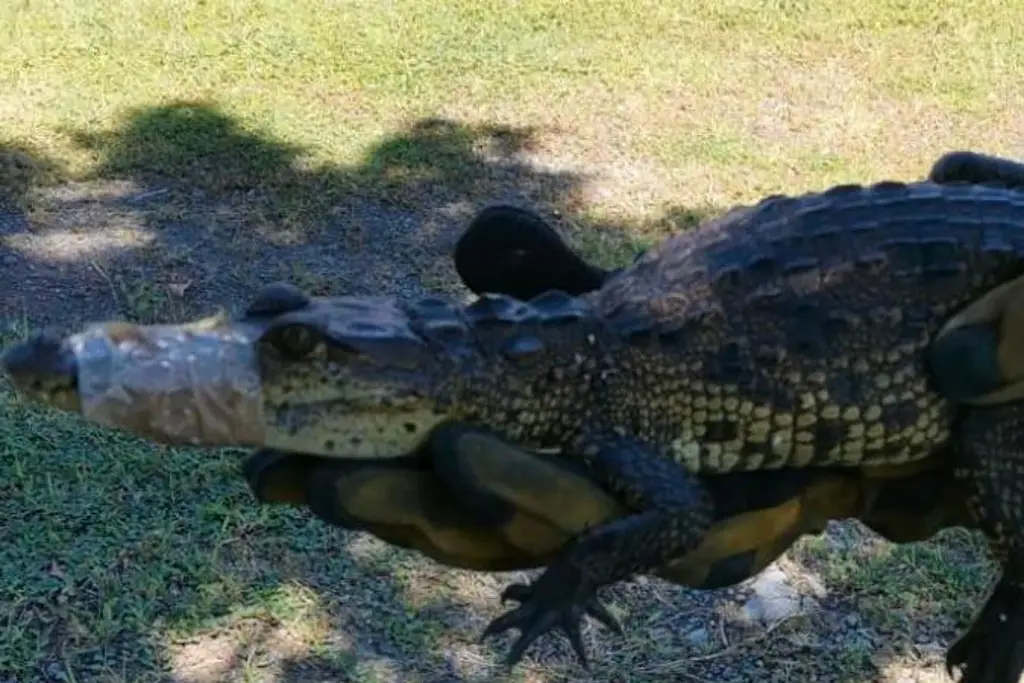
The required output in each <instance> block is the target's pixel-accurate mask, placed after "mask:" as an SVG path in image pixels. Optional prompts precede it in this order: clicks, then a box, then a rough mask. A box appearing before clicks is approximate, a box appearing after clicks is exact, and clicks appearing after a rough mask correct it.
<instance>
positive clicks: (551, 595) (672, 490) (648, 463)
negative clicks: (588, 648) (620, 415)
mask: <svg viewBox="0 0 1024 683" xmlns="http://www.w3.org/2000/svg"><path fill="white" fill-rule="evenodd" d="M573 450H574V451H575V452H577V453H582V454H583V457H584V459H585V460H586V462H587V464H588V465H589V466H590V467H591V468H592V470H593V472H594V473H595V475H596V476H597V478H598V480H599V481H601V482H602V483H603V484H604V485H605V486H606V487H607V490H608V491H609V492H611V493H612V495H613V496H615V497H616V498H617V499H618V500H619V501H620V502H622V503H623V504H624V505H625V506H626V507H628V508H630V509H632V510H635V511H636V513H635V514H632V515H629V516H626V517H621V518H619V519H617V520H616V521H614V522H611V523H608V524H602V525H600V526H596V527H593V528H591V529H589V530H587V531H586V532H584V533H582V534H581V535H580V536H579V537H577V538H576V539H574V540H573V542H572V543H570V544H568V545H567V546H566V547H565V548H564V549H563V551H562V552H561V553H560V554H559V556H558V557H557V558H556V560H555V561H554V562H553V563H552V564H551V565H550V566H549V567H548V568H547V569H546V570H545V571H544V573H543V574H542V575H541V576H540V577H539V578H538V579H537V580H536V581H534V582H533V583H532V584H530V585H525V584H514V585H512V586H509V587H508V588H507V589H506V590H505V591H504V593H502V601H503V602H504V601H505V600H507V599H512V600H516V601H518V602H520V603H521V604H520V605H519V606H518V607H516V608H515V609H513V610H510V611H509V612H506V613H505V614H503V615H502V616H500V617H498V618H497V619H495V620H494V621H492V622H491V623H490V624H489V625H488V627H487V629H486V630H485V631H484V634H483V638H487V637H488V636H490V635H493V634H497V633H501V632H504V631H507V630H508V629H511V628H517V629H519V631H520V636H519V638H518V639H517V640H516V641H515V643H514V644H513V645H512V648H511V650H510V651H509V654H508V657H507V659H506V665H507V666H508V667H510V668H511V667H513V666H515V664H516V663H518V662H519V660H520V659H521V658H522V656H523V653H524V652H525V651H526V649H527V648H528V647H529V646H530V644H531V643H533V641H535V640H536V639H537V638H538V637H539V636H541V635H542V634H544V633H546V632H547V631H549V630H551V629H552V628H554V627H556V626H557V627H560V628H561V629H562V631H563V632H564V633H565V634H566V635H567V636H568V638H569V641H570V643H571V644H572V646H573V649H574V650H575V651H576V654H577V656H578V657H579V658H580V661H581V662H582V663H583V665H584V666H586V665H587V657H586V653H585V652H584V649H583V644H582V640H581V638H580V622H581V620H582V618H583V615H584V614H586V613H589V614H591V615H592V616H594V617H595V618H597V619H598V620H599V621H601V622H602V623H604V624H605V625H606V626H608V627H610V628H612V629H613V630H616V631H618V632H621V628H620V627H619V626H618V624H617V623H616V622H615V621H614V619H613V618H612V617H611V615H610V614H609V613H608V612H607V610H606V609H605V608H604V607H603V606H602V604H601V603H600V601H599V599H598V596H597V591H598V589H600V588H601V587H603V586H606V585H609V584H613V583H616V582H618V581H623V580H626V579H629V578H631V577H632V576H634V575H636V574H641V573H649V572H651V571H652V570H654V569H655V568H657V567H661V566H663V565H664V564H665V563H666V562H667V561H669V560H670V559H672V558H675V557H680V556H682V555H684V554H686V553H688V552H690V551H692V550H693V549H694V548H696V547H697V546H698V545H699V544H700V542H701V540H702V539H703V538H704V536H705V534H706V533H707V532H708V530H709V529H710V527H711V525H712V522H713V519H714V509H713V508H714V506H713V503H712V498H711V496H710V494H709V492H708V491H707V490H706V488H705V486H704V484H703V483H702V482H701V481H700V479H699V478H697V477H696V476H694V475H692V474H690V473H689V472H687V471H686V470H685V469H684V468H683V467H682V466H680V465H679V464H678V463H676V462H674V461H673V460H670V459H668V458H665V457H664V456H660V455H657V454H655V453H653V452H651V451H650V450H648V449H647V448H646V447H644V446H643V445H642V444H640V443H638V442H636V441H633V440H630V439H627V438H622V437H610V438H607V439H603V440H599V441H593V440H591V441H589V442H588V443H582V444H577V445H576V448H574V449H573Z"/></svg>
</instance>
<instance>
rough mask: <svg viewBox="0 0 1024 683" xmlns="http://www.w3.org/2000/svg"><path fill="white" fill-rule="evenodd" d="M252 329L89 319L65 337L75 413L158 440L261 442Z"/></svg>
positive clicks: (260, 408) (202, 443) (220, 443)
mask: <svg viewBox="0 0 1024 683" xmlns="http://www.w3.org/2000/svg"><path fill="white" fill-rule="evenodd" d="M254 337H255V332H252V333H250V332H249V331H247V330H245V329H244V328H239V327H235V326H220V327H218V326H216V325H212V324H211V325H207V326H203V325H193V326H171V325H153V326H138V327H137V326H132V325H122V324H109V325H96V326H93V327H91V328H89V329H87V330H85V331H83V332H81V333H80V334H77V335H74V336H73V337H71V338H70V339H69V342H70V346H71V349H72V350H73V352H74V353H75V356H76V359H77V363H78V391H79V398H80V401H81V411H82V416H83V417H85V418H86V419H87V420H89V421H90V422H93V423H96V424H99V425H103V426H106V427H113V428H116V429H121V430H124V431H127V432H130V433H132V434H135V435H137V436H140V437H143V438H145V439H149V440H151V441H156V442H159V443H164V444H189V445H195V446H225V445H230V446H261V445H263V440H264V422H263V404H262V399H261V394H260V376H259V365H258V360H257V357H256V353H255V350H254V346H253V340H254Z"/></svg>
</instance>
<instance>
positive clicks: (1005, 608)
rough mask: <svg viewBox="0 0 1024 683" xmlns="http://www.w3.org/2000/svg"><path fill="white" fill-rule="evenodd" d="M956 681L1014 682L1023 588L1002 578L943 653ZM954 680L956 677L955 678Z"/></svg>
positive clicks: (1020, 665)
mask: <svg viewBox="0 0 1024 683" xmlns="http://www.w3.org/2000/svg"><path fill="white" fill-rule="evenodd" d="M954 668H959V669H960V672H961V677H960V678H959V683H1017V681H1018V680H1019V679H1020V675H1021V673H1022V672H1024V590H1022V589H1021V587H1019V586H1016V585H1014V584H1012V583H1011V582H1009V581H1008V580H1007V579H1006V578H1003V579H1001V580H1000V581H999V584H998V585H997V586H996V588H995V590H993V591H992V594H991V595H990V596H989V599H988V601H987V602H986V603H985V606H984V607H983V608H982V610H981V612H980V613H979V614H978V616H977V617H976V618H975V620H974V622H973V623H972V624H971V627H970V628H969V629H968V630H967V633H965V634H964V635H963V636H961V637H960V639H959V640H957V641H956V643H954V644H953V645H952V647H950V648H949V651H948V652H947V653H946V669H947V671H948V672H949V675H950V677H953V678H954V679H955V675H954V673H953V669H954ZM955 680H956V679H955Z"/></svg>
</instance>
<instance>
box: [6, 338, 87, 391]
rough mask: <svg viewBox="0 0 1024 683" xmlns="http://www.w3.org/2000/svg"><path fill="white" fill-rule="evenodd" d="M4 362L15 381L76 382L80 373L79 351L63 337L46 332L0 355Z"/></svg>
mask: <svg viewBox="0 0 1024 683" xmlns="http://www.w3.org/2000/svg"><path fill="white" fill-rule="evenodd" d="M0 364H2V365H3V369H4V371H5V372H7V374H9V375H10V376H11V377H13V378H14V379H15V380H24V379H33V378H34V379H39V378H42V377H46V378H49V379H58V378H59V379H61V380H65V381H66V382H67V383H68V384H74V382H75V380H76V378H77V376H78V367H77V366H78V363H77V360H76V358H75V354H74V353H73V352H72V351H71V349H69V348H68V347H67V346H66V345H65V344H64V340H63V339H62V338H61V337H59V336H57V335H55V334H50V333H45V332H43V333H39V334H36V335H35V336H33V337H31V338H29V339H26V340H25V341H22V342H20V343H18V344H16V345H14V346H13V347H11V348H10V349H8V350H7V351H6V352H5V353H4V354H3V357H2V358H0Z"/></svg>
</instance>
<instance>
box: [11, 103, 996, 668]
mask: <svg viewBox="0 0 1024 683" xmlns="http://www.w3.org/2000/svg"><path fill="white" fill-rule="evenodd" d="M531 135H532V133H531V131H528V130H515V129H509V128H503V127H495V126H466V125H461V124H459V123H458V122H455V121H447V120H436V119H431V120H423V121H418V122H415V123H413V124H411V125H410V126H409V127H408V128H407V129H406V130H404V131H400V132H398V133H396V134H395V135H393V136H390V137H388V138H386V139H384V140H382V141H381V142H380V144H379V145H378V146H376V147H375V148H374V150H373V151H372V153H370V154H369V155H367V158H366V159H365V160H364V162H363V163H362V164H360V165H358V166H355V167H351V168H336V167H318V168H305V167H303V166H302V165H301V164H299V163H297V162H296V158H297V155H298V152H299V150H297V149H295V148H292V147H290V146H288V145H286V144H283V143H281V142H278V141H273V140H266V139H264V138H262V137H260V136H258V135H256V134H253V133H251V132H247V131H245V130H243V129H242V128H241V127H240V126H238V125H237V124H236V123H234V122H233V121H232V120H231V119H230V118H229V117H227V116H225V115H224V114H223V113H221V112H219V111H218V110H217V109H216V108H215V107H212V106H209V105H206V104H200V103H181V104H175V105H172V106H163V107H156V108H152V109H147V110H142V111H136V112H134V113H133V114H132V115H131V116H130V117H128V118H127V119H126V120H125V122H124V125H123V126H122V127H121V128H120V129H119V130H118V131H117V132H116V133H114V134H111V135H107V136H102V137H96V136H91V137H90V136H81V138H80V142H81V144H83V145H88V146H91V147H92V149H93V150H94V151H95V152H96V153H97V154H98V155H99V158H100V159H101V161H102V163H101V164H99V165H98V166H97V167H96V170H95V172H94V173H93V175H92V177H84V178H83V177H79V178H76V179H74V180H73V181H72V180H69V179H68V178H67V177H64V176H63V175H62V173H63V172H62V170H61V169H60V168H59V166H58V165H57V164H55V163H52V162H49V161H47V160H46V159H45V158H42V157H41V156H40V155H38V154H35V153H33V152H32V151H31V150H27V149H25V148H13V147H8V148H6V149H5V150H4V151H3V152H2V153H0V154H2V157H0V158H2V159H3V160H4V161H3V163H4V166H3V168H4V169H5V171H4V172H5V174H8V173H9V174H10V176H9V177H11V178H13V177H14V173H15V172H17V173H18V174H19V176H18V177H21V178H23V179H24V180H23V182H21V183H17V182H8V183H6V184H5V187H6V188H7V190H6V192H7V195H6V196H5V198H4V200H3V201H4V209H3V212H2V213H0V262H2V263H3V266H4V269H5V270H4V273H5V276H6V280H5V282H6V283H8V286H7V287H6V288H5V289H4V292H3V306H4V315H5V319H6V320H7V321H8V322H7V324H8V330H7V333H6V334H7V336H8V338H10V337H11V336H13V335H16V334H18V333H20V332H21V331H23V330H25V329H27V328H29V327H35V326H38V325H44V324H45V325H53V326H68V325H74V324H76V323H77V322H79V321H80V320H82V319H87V318H93V319H95V318H102V317H108V316H124V317H128V318H132V319H138V320H167V319H179V318H182V317H184V316H191V315H195V314H197V313H198V312H202V311H209V310H212V309H213V308H215V307H217V306H220V305H240V304H243V303H244V301H245V299H246V297H247V296H248V295H249V294H250V293H251V292H252V291H253V289H254V288H255V287H257V286H258V285H259V284H261V283H265V282H268V281H272V280H275V279H282V278H284V279H291V280H297V281H299V282H301V283H303V284H304V285H306V286H308V287H310V288H312V289H315V290H316V291H318V292H322V293H329V292H379V291H384V292H389V293H395V294H397V295H401V296H411V295H415V294H416V293H418V292H420V291H422V290H423V289H424V288H427V289H440V290H447V291H452V292H455V293H459V291H460V290H459V288H458V286H457V284H456V283H455V282H454V273H453V271H452V268H451V263H450V255H449V254H450V249H451V246H452V244H453V242H454V239H455V238H456V237H457V235H458V234H459V232H460V231H461V229H462V227H463V225H464V224H465V220H466V218H467V216H468V215H470V214H471V213H472V212H473V211H475V210H477V209H479V207H480V206H482V205H483V204H485V203H487V202H491V201H499V200H508V199H512V200H515V201H519V202H522V203H524V204H527V205H530V206H534V207H539V208H541V209H542V210H544V211H546V212H549V213H550V214H551V215H557V216H559V217H560V218H561V220H560V225H561V226H562V227H563V228H564V229H565V230H566V234H567V236H568V237H569V238H570V239H572V240H573V241H574V242H576V243H577V244H578V245H580V246H581V247H582V248H585V249H587V251H588V252H589V253H591V254H593V255H595V257H597V258H598V259H600V260H602V261H604V262H606V263H607V264H620V263H623V262H625V261H626V260H628V259H629V258H630V257H631V254H632V253H633V251H634V249H635V248H637V246H638V245H639V244H640V243H639V242H634V241H633V240H634V239H635V238H631V237H628V236H627V235H642V236H644V237H646V238H647V239H651V238H654V237H656V236H657V235H658V234H660V233H662V232H664V231H667V230H675V229H685V228H686V227H688V226H689V225H692V223H693V222H694V221H695V220H696V219H697V218H699V217H700V216H701V215H702V213H703V212H702V211H699V210H692V209H686V208H680V209H675V210H669V211H667V212H666V213H665V215H664V216H663V217H662V218H660V219H658V220H657V221H652V222H649V223H647V224H642V225H638V224H634V225H615V226H613V225H607V224H599V223H596V222H595V221H593V220H589V219H587V218H586V217H585V216H584V214H583V213H582V204H583V203H584V200H585V197H586V193H587V192H589V191H592V190H591V189H588V180H591V181H593V179H587V178H584V177H581V176H579V175H577V174H575V173H573V172H572V171H571V170H560V171H559V170H551V169H550V165H548V168H547V170H540V169H541V168H543V166H541V165H540V162H538V161H537V160H536V155H534V154H533V153H532V152H531V148H530V142H531ZM541 161H542V160H541ZM10 169H14V170H13V171H12V170H10ZM112 177H113V178H117V180H111V179H109V178H112ZM593 182H599V179H598V180H597V181H593ZM591 186H592V184H591ZM462 293H463V294H464V292H462ZM0 424H3V425H7V427H5V428H3V430H2V432H0V495H2V498H0V501H2V502H0V515H2V517H3V519H4V524H3V525H2V526H0V533H2V536H3V538H2V539H0V540H3V543H0V563H2V566H3V568H4V573H3V580H2V581H0V604H2V605H3V608H2V611H0V628H2V629H3V632H4V637H3V639H2V641H0V680H4V681H8V680H11V681H29V680H32V681H36V680H38V681H176V682H177V683H207V682H212V681H225V680H230V681H268V682H269V681H295V682H298V681H432V682H440V681H483V680H491V679H492V677H493V676H494V675H496V674H497V673H498V672H499V670H498V669H496V668H495V662H496V661H497V658H499V657H500V655H501V653H502V651H503V648H504V647H506V646H507V641H498V642H496V643H492V644H488V645H486V646H481V645H478V644H476V643H475V639H476V637H477V635H478V634H479V633H480V631H481V630H482V628H483V627H484V626H485V625H486V623H487V621H488V620H489V619H490V618H492V617H493V616H495V615H496V614H497V613H498V610H499V609H500V605H499V602H498V599H497V596H498V593H499V592H500V590H501V588H502V587H503V586H504V585H505V584H506V583H507V582H508V581H510V580H512V578H514V577H512V576H509V575H494V576H478V575H474V574H472V573H469V572H458V571H449V570H444V569H442V568H439V567H437V566H434V565H432V564H430V563H427V562H424V561H423V560H422V559H420V558H418V557H416V556H414V555H412V554H408V553H404V552H400V551H396V550H393V549H390V548H388V547H386V546H384V545H383V544H380V543H378V542H375V541H374V540H372V539H370V538H368V537H365V536H362V535H358V534H348V533H344V532H341V531H338V530H332V529H327V528H324V526H323V525H321V524H320V523H319V522H316V521H311V520H310V519H309V518H308V517H307V516H306V515H305V514H303V513H302V512H300V511H294V510H282V509H273V508H259V507H256V506H255V504H254V503H253V501H252V499H251V497H250V496H249V494H248V491H247V490H246V489H245V488H244V485H243V484H242V482H241V479H240V477H239V476H238V473H237V463H238V456H239V454H238V453H235V452H230V451H229V452H223V453H215V454H210V453H200V452H195V451H190V450H187V449H178V450H175V449H164V448H155V447H152V446H149V445H146V444H142V443H140V442H138V441H136V440H134V439H131V438H126V437H122V436H120V435H117V434H112V433H103V432H99V431H97V430H92V429H89V428H86V427H84V426H83V425H82V424H80V423H78V422H77V421H75V420H72V419H69V418H65V417H62V416H57V415H53V414H50V413H40V412H37V411H35V410H34V409H29V408H28V407H26V406H23V405H21V404H20V403H18V402H17V401H16V400H15V399H12V398H7V399H6V400H4V402H3V403H2V404H0ZM978 549H979V546H978V545H977V539H975V538H973V537H970V536H963V535H953V536H952V537H951V538H947V539H944V542H943V543H942V544H938V543H934V544H921V545H915V546H907V547H904V548H895V549H894V548H893V547H891V546H889V545H887V544H884V543H881V542H878V541H877V540H873V537H871V536H869V535H868V534H867V532H864V531H863V530H861V529H860V528H859V527H858V526H856V525H839V526H837V527H836V529H835V530H834V532H833V533H830V534H828V535H826V536H823V537H821V538H817V539H808V540H806V541H804V542H802V543H801V544H800V545H799V546H798V547H797V548H796V549H795V550H794V551H793V552H792V553H790V555H789V556H788V557H787V558H786V560H785V561H784V562H783V563H782V564H780V565H779V566H778V567H776V568H773V571H772V573H771V574H770V575H769V576H767V577H762V580H760V581H759V582H755V583H754V584H752V585H748V586H744V587H741V588H740V589H739V590H732V591H718V592H711V593H695V592H691V591H686V590H683V589H681V588H679V587H675V586H669V585H666V584H664V583H662V582H659V581H654V580H646V579H641V580H639V581H637V582H636V583H634V584H630V585H626V586H619V587H616V588H615V589H614V590H612V591H610V594H611V596H612V600H611V601H612V603H613V604H614V605H615V607H616V609H617V610H618V611H619V612H620V614H622V616H623V618H624V622H625V625H626V627H627V630H628V635H627V637H626V639H624V640H621V641H617V640H616V639H614V638H612V637H610V636H608V635H607V634H605V633H601V632H599V631H598V630H596V629H592V628H591V629H588V631H587V634H586V639H587V641H588V645H589V647H590V648H592V650H593V651H594V652H595V656H594V660H595V663H594V671H593V672H592V674H591V675H589V676H588V675H587V674H586V673H585V672H583V671H582V670H581V669H579V668H578V667H577V666H576V665H575V664H574V663H573V660H572V658H571V657H570V656H569V650H568V647H567V646H566V645H565V644H564V643H563V642H561V641H560V640H558V639H555V638H552V639H550V640H545V641H544V643H543V644H542V645H541V646H540V647H538V648H537V649H536V651H535V653H534V655H533V656H532V658H530V659H529V661H528V665H527V667H526V668H525V669H524V671H523V672H519V673H518V674H517V678H519V679H522V680H536V681H541V680H543V681H556V680H579V681H585V680H595V681H597V680H616V681H619V680H622V681H626V680H628V681H660V680H666V679H667V678H671V679H676V680H693V681H749V680H763V681H785V680H820V681H862V680H868V679H872V680H877V679H880V678H882V679H884V680H892V681H913V680H922V681H925V680H928V681H931V680H941V679H940V678H939V669H938V663H939V662H940V660H941V656H942V653H943V651H944V647H945V645H946V644H947V643H948V642H950V639H951V638H952V637H953V636H954V635H955V634H956V633H957V632H958V630H959V628H961V627H962V626H963V624H964V623H966V620H967V618H969V616H970V614H971V611H972V610H973V607H974V605H975V604H977V602H976V601H977V599H978V598H979V591H980V590H981V587H982V586H983V585H984V582H985V580H986V578H987V577H988V574H987V573H986V572H988V571H990V568H989V567H988V565H987V564H984V563H983V560H982V559H981V556H980V555H979V553H978ZM780 619H781V620H780Z"/></svg>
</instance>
